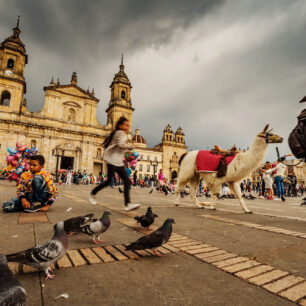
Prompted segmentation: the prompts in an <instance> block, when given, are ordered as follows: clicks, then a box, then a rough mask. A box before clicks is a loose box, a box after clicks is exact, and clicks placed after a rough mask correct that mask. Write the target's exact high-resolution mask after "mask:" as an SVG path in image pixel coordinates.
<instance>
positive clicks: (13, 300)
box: [0, 254, 27, 306]
mask: <svg viewBox="0 0 306 306" xmlns="http://www.w3.org/2000/svg"><path fill="white" fill-rule="evenodd" d="M0 305H20V306H23V305H27V293H26V291H25V289H24V288H23V287H22V286H21V285H20V283H19V282H18V280H17V279H16V277H15V276H14V275H13V273H12V271H11V270H10V268H9V267H8V265H7V260H6V257H5V256H4V255H2V254H0Z"/></svg>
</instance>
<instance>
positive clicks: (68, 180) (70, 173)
mask: <svg viewBox="0 0 306 306" xmlns="http://www.w3.org/2000/svg"><path fill="white" fill-rule="evenodd" d="M71 180H72V170H71V169H68V172H67V179H66V185H69V186H70V185H71Z"/></svg>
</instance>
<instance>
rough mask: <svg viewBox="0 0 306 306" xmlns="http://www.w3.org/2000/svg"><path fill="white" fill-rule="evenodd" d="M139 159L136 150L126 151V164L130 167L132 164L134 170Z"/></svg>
mask: <svg viewBox="0 0 306 306" xmlns="http://www.w3.org/2000/svg"><path fill="white" fill-rule="evenodd" d="M138 160H139V153H138V152H136V151H131V152H127V153H125V158H124V160H123V161H124V164H125V165H126V166H127V167H128V166H130V167H131V169H132V170H136V165H137V162H138Z"/></svg>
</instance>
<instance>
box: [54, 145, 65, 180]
mask: <svg viewBox="0 0 306 306" xmlns="http://www.w3.org/2000/svg"><path fill="white" fill-rule="evenodd" d="M64 153H65V151H64V150H61V149H59V148H55V150H52V155H53V156H56V168H55V182H56V183H58V161H59V158H60V156H64Z"/></svg>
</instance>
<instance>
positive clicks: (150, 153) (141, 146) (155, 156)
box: [132, 124, 187, 181]
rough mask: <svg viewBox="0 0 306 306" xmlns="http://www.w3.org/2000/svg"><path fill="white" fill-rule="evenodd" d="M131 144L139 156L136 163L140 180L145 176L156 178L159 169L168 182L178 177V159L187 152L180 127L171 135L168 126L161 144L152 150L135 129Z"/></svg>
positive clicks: (170, 129) (171, 132)
mask: <svg viewBox="0 0 306 306" xmlns="http://www.w3.org/2000/svg"><path fill="white" fill-rule="evenodd" d="M132 143H133V145H134V147H135V150H136V151H137V152H139V155H140V160H139V161H138V163H137V170H138V175H139V177H140V178H143V177H144V176H146V175H150V176H151V177H153V176H157V174H158V173H159V171H160V170H161V169H162V170H163V174H164V176H165V177H166V178H167V180H168V181H170V180H172V179H175V178H176V177H177V176H178V171H179V163H178V162H179V158H180V157H181V155H182V154H184V153H185V152H187V146H186V145H185V135H184V133H183V130H182V129H181V128H180V127H179V128H178V129H177V131H176V132H175V133H173V131H172V128H171V126H170V125H169V124H168V125H167V126H166V127H165V129H164V131H163V138H162V142H161V143H160V144H158V145H156V146H155V147H154V148H148V147H147V143H146V141H145V139H144V138H143V137H142V136H141V135H140V130H139V129H136V130H135V134H134V136H133V140H132Z"/></svg>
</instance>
